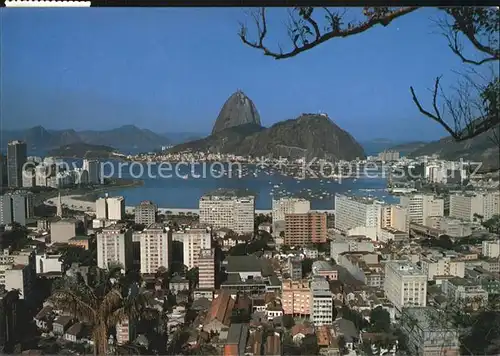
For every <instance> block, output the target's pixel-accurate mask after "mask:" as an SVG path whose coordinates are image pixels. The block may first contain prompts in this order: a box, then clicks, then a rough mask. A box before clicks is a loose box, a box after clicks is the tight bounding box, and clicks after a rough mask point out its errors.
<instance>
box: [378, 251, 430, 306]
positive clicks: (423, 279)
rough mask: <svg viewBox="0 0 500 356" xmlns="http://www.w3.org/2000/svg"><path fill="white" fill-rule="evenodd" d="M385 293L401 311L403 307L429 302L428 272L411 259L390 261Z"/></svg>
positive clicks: (386, 268) (387, 264)
mask: <svg viewBox="0 0 500 356" xmlns="http://www.w3.org/2000/svg"><path fill="white" fill-rule="evenodd" d="M384 293H385V295H386V297H387V299H389V301H390V302H391V303H392V304H393V305H394V306H395V307H396V309H397V310H399V311H401V309H402V308H403V307H409V306H419V307H425V306H426V304H427V300H426V294H427V274H426V273H424V272H423V271H422V270H420V269H419V268H418V266H417V265H415V264H413V263H411V262H409V261H389V262H387V263H386V265H385V280H384Z"/></svg>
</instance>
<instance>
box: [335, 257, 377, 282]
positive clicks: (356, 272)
mask: <svg viewBox="0 0 500 356" xmlns="http://www.w3.org/2000/svg"><path fill="white" fill-rule="evenodd" d="M378 257H379V256H378V255H377V254H375V253H369V252H343V253H341V254H340V255H339V259H338V264H339V265H340V266H342V267H344V268H345V269H346V270H347V271H348V272H349V273H350V274H351V275H352V276H353V277H354V278H356V279H357V280H358V281H360V282H363V283H364V284H366V285H367V286H370V287H374V288H381V287H382V286H383V284H384V269H383V267H382V266H381V265H380V264H379V262H378Z"/></svg>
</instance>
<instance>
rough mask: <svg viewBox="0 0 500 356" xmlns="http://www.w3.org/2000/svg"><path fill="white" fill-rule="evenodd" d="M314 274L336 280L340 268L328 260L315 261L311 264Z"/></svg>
mask: <svg viewBox="0 0 500 356" xmlns="http://www.w3.org/2000/svg"><path fill="white" fill-rule="evenodd" d="M311 271H312V274H313V275H315V276H322V277H325V278H326V279H327V280H330V281H336V280H337V279H338V276H339V275H338V273H339V271H338V269H337V268H336V267H334V266H333V265H332V264H331V263H330V262H328V261H314V262H313V264H312V266H311Z"/></svg>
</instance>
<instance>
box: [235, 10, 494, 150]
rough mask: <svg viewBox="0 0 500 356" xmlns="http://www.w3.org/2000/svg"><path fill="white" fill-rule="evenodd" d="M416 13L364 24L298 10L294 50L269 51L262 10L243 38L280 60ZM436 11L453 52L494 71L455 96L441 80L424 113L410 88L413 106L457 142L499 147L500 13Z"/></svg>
mask: <svg viewBox="0 0 500 356" xmlns="http://www.w3.org/2000/svg"><path fill="white" fill-rule="evenodd" d="M418 9H419V7H417V6H407V7H364V8H363V9H362V11H361V14H357V15H358V18H359V17H361V20H352V21H349V20H348V17H349V16H348V12H349V11H348V9H339V8H334V9H331V8H327V7H322V8H314V7H310V6H307V7H295V8H293V9H291V10H289V23H288V26H287V32H288V37H289V38H290V46H289V47H288V49H283V48H282V47H281V46H278V49H271V48H270V47H269V45H268V44H267V39H268V35H269V32H270V31H269V26H268V25H269V24H268V20H267V13H266V9H265V8H261V9H259V10H257V11H252V12H250V17H251V19H252V20H253V22H254V23H255V30H256V35H255V36H254V39H251V38H250V37H251V36H249V35H248V32H249V31H248V27H247V25H246V24H244V23H243V24H241V25H240V31H239V37H240V39H241V41H242V42H243V43H244V44H245V45H247V46H250V47H252V48H255V49H258V50H260V51H262V53H263V54H264V55H266V56H269V57H272V58H274V59H278V60H281V59H286V58H291V57H295V56H297V55H299V54H301V53H304V52H307V51H309V50H311V49H313V48H315V47H317V46H319V45H322V44H324V43H325V42H327V41H331V40H333V39H336V38H344V37H350V36H353V35H357V34H360V33H363V32H366V31H368V30H370V29H372V28H374V27H377V26H378V25H381V26H384V27H385V26H388V25H389V24H390V23H391V22H392V21H394V20H395V19H397V18H400V17H404V16H406V15H408V14H410V13H412V12H415V11H417V10H418ZM438 10H439V11H440V13H441V14H442V15H443V16H442V17H441V18H439V19H438V24H439V27H440V28H441V30H442V34H443V35H444V37H445V38H446V39H447V42H448V43H447V45H448V47H449V49H450V50H451V51H452V52H453V53H454V54H455V55H457V56H458V57H459V58H460V59H461V61H462V62H463V63H465V64H467V65H469V66H471V67H481V66H484V65H488V64H493V68H492V69H491V71H490V73H489V74H488V75H485V74H480V73H479V71H475V70H474V69H472V70H470V71H468V72H467V73H466V74H463V75H462V78H461V80H460V81H459V83H458V85H457V86H456V89H455V93H454V95H452V96H450V95H447V94H446V93H445V92H444V90H443V89H442V87H441V82H440V81H441V77H437V78H436V79H435V81H434V86H433V90H432V108H431V109H426V108H424V107H423V105H422V104H421V103H420V100H419V99H418V98H417V95H416V92H415V90H414V88H413V87H411V86H410V93H411V97H412V100H413V102H414V103H415V105H416V107H417V108H418V110H419V111H420V113H421V114H423V115H425V116H426V117H428V118H430V119H431V120H434V121H436V122H437V123H438V124H440V125H441V126H442V127H443V128H444V129H445V130H446V131H447V132H448V133H449V134H450V135H451V136H452V137H453V138H454V139H455V140H456V141H464V140H467V139H470V138H473V137H476V136H478V135H480V134H482V133H484V132H489V133H491V135H492V137H491V138H492V140H493V141H494V142H495V143H497V144H499V143H500V140H499V138H500V134H499V133H498V131H499V130H498V129H499V127H500V125H499V123H500V115H499V112H500V99H499V98H500V79H499V76H498V71H497V70H496V69H495V68H494V66H496V67H497V68H498V62H499V60H500V49H499V45H500V41H499V32H500V15H499V13H500V11H499V9H498V7H439V8H438ZM354 11H356V10H354ZM357 11H358V12H359V11H360V10H357ZM464 41H465V42H468V43H469V44H470V45H472V47H473V48H474V50H476V52H477V53H478V55H479V56H480V57H481V59H479V60H474V59H471V58H469V57H467V56H466V54H465V53H464V48H463V42H464ZM440 107H441V108H440ZM446 117H450V118H451V119H452V122H451V123H450V122H448V120H447V119H445V118H446ZM492 128H494V130H491V129H492Z"/></svg>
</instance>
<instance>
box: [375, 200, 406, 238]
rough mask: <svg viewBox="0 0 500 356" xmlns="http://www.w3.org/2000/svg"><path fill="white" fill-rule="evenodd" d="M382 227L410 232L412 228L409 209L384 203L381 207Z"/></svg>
mask: <svg viewBox="0 0 500 356" xmlns="http://www.w3.org/2000/svg"><path fill="white" fill-rule="evenodd" d="M380 213H381V217H380V228H393V229H396V230H399V231H405V232H408V231H409V229H410V224H409V219H408V211H407V209H406V208H404V207H402V206H400V205H394V204H393V205H384V206H383V207H382V208H381V211H380Z"/></svg>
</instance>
